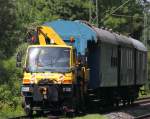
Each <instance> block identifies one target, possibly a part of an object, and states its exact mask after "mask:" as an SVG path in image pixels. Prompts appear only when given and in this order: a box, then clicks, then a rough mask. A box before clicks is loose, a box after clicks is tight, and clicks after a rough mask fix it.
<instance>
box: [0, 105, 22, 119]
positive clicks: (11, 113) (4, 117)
mask: <svg viewBox="0 0 150 119" xmlns="http://www.w3.org/2000/svg"><path fill="white" fill-rule="evenodd" d="M23 115H24V112H23V109H22V108H21V106H17V107H16V108H15V109H13V108H10V107H9V106H7V105H5V106H4V107H3V108H2V109H1V110H0V119H8V118H12V117H16V116H23Z"/></svg>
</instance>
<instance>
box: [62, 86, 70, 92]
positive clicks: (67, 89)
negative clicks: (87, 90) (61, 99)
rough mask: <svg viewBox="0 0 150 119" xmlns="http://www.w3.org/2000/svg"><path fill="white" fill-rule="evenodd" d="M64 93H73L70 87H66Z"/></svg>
mask: <svg viewBox="0 0 150 119" xmlns="http://www.w3.org/2000/svg"><path fill="white" fill-rule="evenodd" d="M63 92H71V88H70V87H65V88H63Z"/></svg>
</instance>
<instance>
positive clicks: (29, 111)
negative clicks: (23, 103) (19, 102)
mask: <svg viewBox="0 0 150 119" xmlns="http://www.w3.org/2000/svg"><path fill="white" fill-rule="evenodd" d="M25 113H26V115H27V116H29V117H31V116H32V114H33V110H32V109H30V108H25Z"/></svg>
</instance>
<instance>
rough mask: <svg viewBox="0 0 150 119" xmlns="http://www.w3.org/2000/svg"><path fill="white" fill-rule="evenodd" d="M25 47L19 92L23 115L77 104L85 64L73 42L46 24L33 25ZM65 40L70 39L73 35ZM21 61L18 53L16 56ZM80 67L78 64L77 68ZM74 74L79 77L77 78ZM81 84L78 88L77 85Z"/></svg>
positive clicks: (69, 108) (72, 108)
mask: <svg viewBox="0 0 150 119" xmlns="http://www.w3.org/2000/svg"><path fill="white" fill-rule="evenodd" d="M30 41H31V45H29V46H28V48H27V51H26V58H25V64H24V66H23V70H24V75H23V79H22V87H21V93H22V96H23V104H22V106H23V108H24V110H25V112H26V114H27V115H32V113H33V111H36V113H41V112H43V111H44V110H49V111H63V112H75V111H77V108H79V107H81V105H82V104H83V103H82V104H81V101H82V98H83V95H84V94H83V89H84V88H83V85H80V84H83V80H82V81H81V80H80V79H81V78H82V77H83V76H84V77H85V74H84V72H85V67H84V66H80V62H79V61H80V60H78V63H77V59H76V50H75V48H74V46H72V45H67V44H66V43H65V42H64V41H63V39H62V38H61V37H60V36H59V35H58V34H57V33H56V32H55V31H54V30H53V29H52V28H51V27H48V26H41V27H38V28H37V31H36V32H35V34H34V35H31V38H30ZM69 42H71V43H73V42H74V39H73V37H70V39H69ZM17 61H18V63H19V62H20V61H21V58H20V54H18V56H17ZM79 67H80V68H79ZM77 78H78V79H79V80H77ZM81 87H82V88H81Z"/></svg>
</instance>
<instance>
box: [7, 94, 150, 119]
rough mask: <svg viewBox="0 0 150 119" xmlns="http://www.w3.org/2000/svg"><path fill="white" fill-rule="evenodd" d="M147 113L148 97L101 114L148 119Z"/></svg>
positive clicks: (24, 118)
mask: <svg viewBox="0 0 150 119" xmlns="http://www.w3.org/2000/svg"><path fill="white" fill-rule="evenodd" d="M142 111H143V113H142ZM135 112H137V113H135ZM149 112H150V97H146V98H140V99H137V100H136V101H135V102H134V103H133V104H132V105H129V106H121V107H119V108H113V109H110V110H108V111H105V112H102V113H101V114H102V115H106V117H108V119H150V113H149ZM139 113H141V114H139ZM87 114H88V112H87ZM36 117H37V118H39V116H37V115H34V116H33V117H27V116H18V117H13V118H9V119H33V118H36ZM60 118H61V116H53V115H50V114H46V116H45V119H60Z"/></svg>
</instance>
